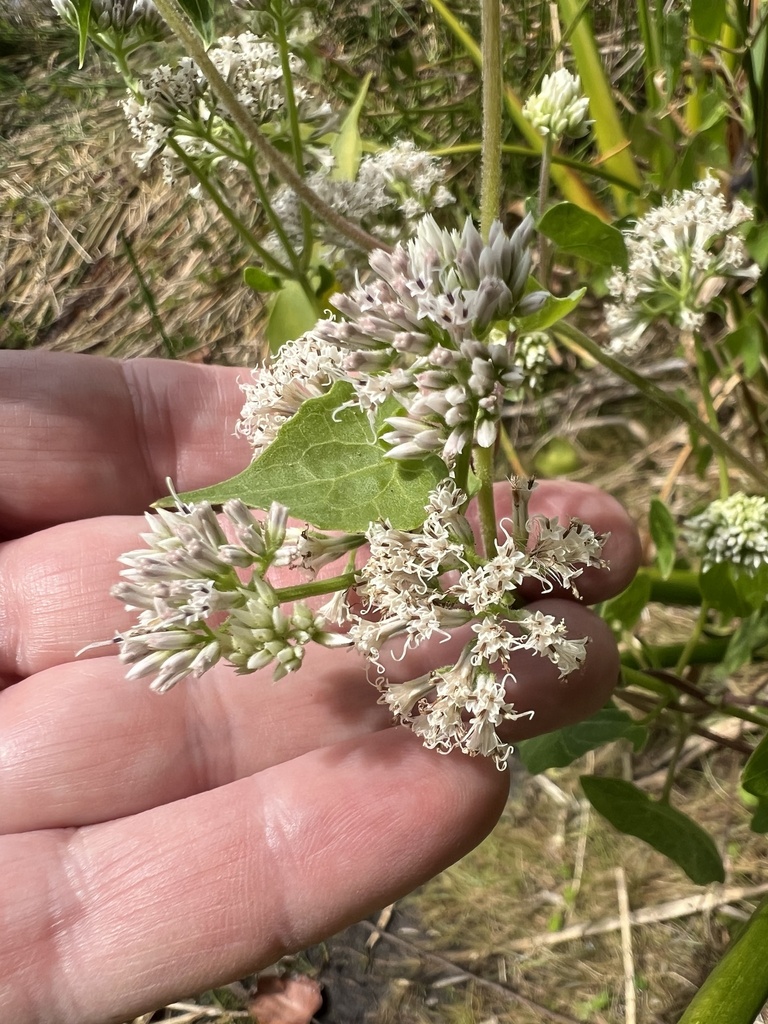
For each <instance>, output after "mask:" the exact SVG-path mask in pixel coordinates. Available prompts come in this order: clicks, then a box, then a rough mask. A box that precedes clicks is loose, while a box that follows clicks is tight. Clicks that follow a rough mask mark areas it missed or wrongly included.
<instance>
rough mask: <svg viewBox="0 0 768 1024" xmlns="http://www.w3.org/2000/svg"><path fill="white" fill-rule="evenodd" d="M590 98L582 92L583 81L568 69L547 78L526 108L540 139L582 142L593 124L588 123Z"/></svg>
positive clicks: (525, 112)
mask: <svg viewBox="0 0 768 1024" xmlns="http://www.w3.org/2000/svg"><path fill="white" fill-rule="evenodd" d="M588 109H589V98H588V97H586V96H584V94H583V93H582V91H581V79H580V78H579V76H578V75H572V74H571V72H570V71H568V70H567V69H566V68H560V70H559V71H555V72H554V74H551V75H545V76H544V81H543V82H542V83H541V89H539V91H538V92H537V93H534V95H533V96H529V97H528V99H527V100H526V102H525V104H524V106H523V116H524V117H525V118H527V119H528V120H529V121H530V122H531V124H532V125H533V127H534V128H535V129H536V131H537V132H538V133H539V134H540V135H549V136H551V137H552V138H553V139H554V140H555V141H558V140H560V139H562V138H564V137H565V136H570V137H571V138H580V137H581V136H582V135H586V134H587V131H588V130H589V126H590V125H591V124H592V122H591V121H589V120H588V119H587V111H588Z"/></svg>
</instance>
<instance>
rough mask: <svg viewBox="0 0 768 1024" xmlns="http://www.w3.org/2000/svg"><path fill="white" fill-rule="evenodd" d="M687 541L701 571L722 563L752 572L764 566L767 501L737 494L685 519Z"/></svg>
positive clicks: (767, 546) (767, 547)
mask: <svg viewBox="0 0 768 1024" xmlns="http://www.w3.org/2000/svg"><path fill="white" fill-rule="evenodd" d="M685 526H686V533H687V535H688V540H689V542H690V543H691V545H692V546H693V548H694V549H695V551H696V552H697V554H698V555H699V556H700V557H701V559H702V566H703V568H704V569H709V568H711V567H712V566H713V565H718V564H720V563H722V562H730V563H731V564H733V565H736V566H739V567H741V568H743V569H746V570H747V571H748V572H755V571H756V570H757V569H760V568H762V567H763V566H765V565H768V501H767V500H766V499H765V498H763V497H760V496H758V495H749V494H742V493H741V492H737V493H736V494H732V495H731V496H730V497H728V498H718V499H717V500H716V501H713V502H712V503H711V505H709V506H708V508H706V509H705V510H704V511H703V512H702V513H700V514H699V515H697V516H694V517H693V518H692V519H689V520H688V521H687V523H686V524H685Z"/></svg>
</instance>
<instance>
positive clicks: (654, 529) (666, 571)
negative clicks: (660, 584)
mask: <svg viewBox="0 0 768 1024" xmlns="http://www.w3.org/2000/svg"><path fill="white" fill-rule="evenodd" d="M648 527H649V529H650V531H651V538H652V540H653V543H654V544H655V545H656V564H657V565H658V567H659V572H660V573H661V578H662V579H663V580H666V579H669V575H670V573H671V572H672V570H673V569H674V567H675V554H676V550H675V549H676V547H677V526H676V525H675V520H674V519H673V518H672V513H671V512H670V511H669V509H668V508H667V506H666V505H665V504H664V502H663V501H660V500H659V499H658V498H651V508H650V512H649V515H648Z"/></svg>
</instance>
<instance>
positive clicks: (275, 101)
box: [123, 32, 330, 181]
mask: <svg viewBox="0 0 768 1024" xmlns="http://www.w3.org/2000/svg"><path fill="white" fill-rule="evenodd" d="M208 56H209V57H210V59H211V61H212V62H213V64H214V66H215V67H216V68H217V70H218V71H219V72H220V74H221V75H222V77H223V78H224V79H225V80H226V81H227V82H228V84H229V85H230V86H231V87H232V89H233V91H234V93H235V95H236V96H237V99H238V101H239V102H240V103H241V104H242V105H243V107H244V108H245V109H246V110H247V111H248V112H249V114H250V116H251V117H253V118H254V120H255V121H256V122H257V123H259V124H263V123H265V122H268V121H270V122H271V121H274V120H275V119H276V118H278V117H281V116H284V113H285V94H284V90H283V88H282V79H283V71H282V65H281V61H280V53H279V52H278V49H277V47H276V46H275V45H274V44H273V43H271V42H270V41H269V40H266V39H263V38H261V37H260V36H257V35H254V34H253V33H252V32H242V33H241V34H240V35H238V36H223V37H222V38H221V39H219V41H218V44H217V45H216V46H215V47H212V48H211V49H210V50H209V51H208ZM290 62H291V65H290V67H291V73H292V74H293V75H294V76H295V79H296V81H295V84H294V95H295V99H296V103H297V104H298V107H299V111H300V112H301V116H302V118H303V119H304V120H305V121H312V120H318V119H322V118H326V117H327V116H328V114H329V113H330V107H329V106H328V104H327V103H325V102H324V101H317V100H315V99H314V97H313V94H312V92H311V90H310V87H309V85H308V84H307V83H306V82H305V78H306V66H305V65H304V62H303V61H302V60H301V59H300V58H299V57H297V56H296V55H295V54H291V55H290ZM123 110H124V112H125V116H126V118H127V120H128V124H129V127H130V130H131V133H132V134H133V136H134V137H135V138H136V139H137V140H138V142H140V143H141V147H142V148H141V149H140V150H137V152H136V153H135V154H134V160H135V161H136V163H137V165H138V166H139V167H141V168H142V169H144V168H145V167H147V166H148V164H149V163H150V161H151V160H152V158H153V157H154V156H155V155H156V154H157V153H159V152H161V151H162V150H163V149H164V146H165V144H166V142H167V140H168V138H169V137H170V136H171V135H173V137H174V138H175V140H176V142H177V143H178V144H179V145H180V146H181V147H182V148H183V149H184V150H185V152H187V153H188V154H189V155H191V156H194V157H196V158H197V159H200V158H202V157H204V156H207V157H208V158H209V159H217V160H222V159H225V157H224V152H226V151H227V150H230V151H231V150H232V149H233V148H234V153H235V154H237V153H238V147H240V146H241V142H240V140H239V136H238V134H237V133H236V132H235V131H234V129H233V128H232V127H231V126H230V124H229V119H228V117H227V114H226V112H225V111H224V110H222V109H221V107H220V105H219V104H218V102H217V100H216V98H215V96H214V95H213V92H212V90H211V88H210V86H209V85H208V82H207V81H206V79H205V77H204V76H203V74H202V72H201V71H200V69H199V68H198V66H197V65H196V64H195V62H194V61H193V60H192V59H191V58H189V57H182V58H181V59H180V60H179V61H178V62H177V63H176V64H175V65H173V66H171V65H168V64H162V65H160V66H159V67H157V68H155V69H154V70H153V71H152V72H150V74H149V75H148V77H147V78H146V79H145V80H144V81H142V82H141V83H140V84H139V87H138V95H137V94H136V93H134V92H129V94H128V97H127V98H126V100H125V101H124V103H123ZM273 127H274V126H273ZM241 155H242V154H241ZM232 160H233V157H232V156H230V158H229V161H230V162H232ZM234 162H235V163H237V160H235V161H234ZM179 166H180V165H179V162H178V160H177V159H175V158H173V157H172V156H169V155H168V154H167V153H164V171H165V176H166V178H167V179H168V180H171V181H172V180H173V179H174V177H175V176H176V174H177V173H178V169H179Z"/></svg>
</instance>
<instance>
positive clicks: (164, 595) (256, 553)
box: [112, 499, 359, 693]
mask: <svg viewBox="0 0 768 1024" xmlns="http://www.w3.org/2000/svg"><path fill="white" fill-rule="evenodd" d="M223 513H224V524H226V525H227V526H228V528H229V530H230V531H231V532H232V533H233V534H234V540H231V539H229V537H228V536H227V533H226V532H225V530H224V528H223V524H222V523H220V522H219V519H218V518H217V516H216V515H215V513H214V511H213V509H212V508H211V506H210V505H209V504H208V503H207V502H201V503H199V504H196V505H184V504H183V503H181V502H178V501H177V507H176V509H175V510H169V509H160V510H159V511H158V513H157V515H147V517H146V518H147V521H148V523H149V526H150V531H149V533H145V534H143V535H142V539H143V540H144V541H146V543H147V547H146V548H141V549H138V550H136V551H129V552H128V553H127V554H125V555H123V556H122V558H121V559H120V561H121V562H122V563H123V565H124V566H125V567H126V568H124V569H123V570H122V572H121V576H122V577H123V579H122V581H121V582H120V583H117V584H116V585H115V586H114V587H113V588H112V594H113V596H115V597H117V598H118V599H119V600H121V601H122V602H123V603H124V605H125V606H126V608H127V609H136V610H138V611H139V617H138V625H136V626H134V627H133V628H132V629H129V630H127V631H126V632H124V633H120V634H118V635H117V637H116V641H117V643H118V644H119V645H120V649H119V657H120V660H121V661H122V662H123V663H124V664H126V665H129V666H130V668H129V670H128V672H127V675H126V678H128V679H139V678H141V677H143V676H147V675H153V676H154V679H153V681H152V683H151V689H153V690H156V691H157V692H160V693H164V692H165V691H166V690H168V689H170V688H171V687H172V686H175V685H176V683H178V682H180V681H181V680H182V679H184V678H186V677H187V676H193V677H198V676H201V675H202V674H203V673H204V672H207V671H208V669H210V668H211V667H212V666H213V665H215V664H216V663H217V662H218V661H220V660H222V659H223V660H225V661H228V662H229V664H231V665H234V666H235V667H236V668H237V669H238V671H248V672H252V671H256V670H257V669H259V668H264V667H265V666H267V665H269V664H271V663H272V662H274V663H275V667H274V670H273V676H274V677H275V678H276V679H279V678H280V677H281V676H283V675H285V674H286V673H288V672H293V671H295V670H296V669H297V668H298V667H299V666H300V664H301V660H302V658H303V654H304V647H305V646H306V644H307V643H309V642H310V641H311V640H313V641H315V642H317V643H320V644H323V645H324V646H326V647H336V646H349V645H350V643H351V641H350V640H349V639H347V638H346V637H344V636H341V635H338V634H335V633H331V632H328V631H327V630H326V628H325V627H326V619H325V618H324V616H323V615H322V614H320V613H317V614H315V613H314V612H312V611H311V610H310V609H309V608H307V607H306V606H305V605H303V604H301V603H300V602H297V603H296V604H295V605H294V606H293V608H292V610H291V612H290V613H289V614H286V613H285V612H283V611H282V610H281V608H280V603H281V598H280V595H279V593H278V592H277V591H276V590H275V589H274V587H273V586H272V585H271V584H270V583H269V582H268V581H267V579H265V574H266V572H267V570H268V569H269V568H270V567H271V566H272V565H275V564H290V563H291V553H294V552H295V553H297V552H298V546H297V544H296V540H295V537H291V536H289V535H288V530H287V527H286V519H287V509H286V508H285V507H284V506H283V505H278V504H277V503H275V504H273V506H272V508H271V509H270V510H269V512H268V514H267V516H266V518H264V519H256V517H255V516H254V515H253V513H252V512H251V511H250V510H249V509H248V508H247V507H246V506H245V504H244V503H243V502H242V501H240V500H238V499H233V500H231V501H227V502H225V504H224V507H223ZM286 540H288V543H287V544H286ZM358 543H359V541H358ZM238 570H240V572H243V570H250V577H249V578H246V579H245V580H243V579H242V578H241V575H240V574H239V572H238Z"/></svg>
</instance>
